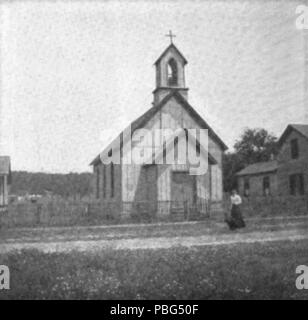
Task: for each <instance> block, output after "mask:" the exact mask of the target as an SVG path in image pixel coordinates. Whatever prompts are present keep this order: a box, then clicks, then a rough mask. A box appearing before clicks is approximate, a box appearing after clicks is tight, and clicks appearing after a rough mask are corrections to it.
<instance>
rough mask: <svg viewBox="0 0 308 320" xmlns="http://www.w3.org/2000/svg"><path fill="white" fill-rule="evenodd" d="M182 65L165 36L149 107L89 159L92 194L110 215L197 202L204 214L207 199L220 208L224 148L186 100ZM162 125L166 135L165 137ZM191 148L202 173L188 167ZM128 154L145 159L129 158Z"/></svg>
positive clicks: (156, 210) (181, 58) (160, 210)
mask: <svg viewBox="0 0 308 320" xmlns="http://www.w3.org/2000/svg"><path fill="white" fill-rule="evenodd" d="M186 64H187V60H186V59H185V57H184V56H183V54H182V53H181V52H180V51H179V50H178V49H177V47H176V46H175V45H174V44H173V43H172V41H171V44H170V45H169V46H168V47H167V48H166V49H165V50H164V52H163V53H162V54H161V55H160V57H159V58H158V59H157V60H156V62H155V70H156V88H155V90H154V91H153V95H154V99H153V105H152V107H151V108H149V109H148V111H147V112H145V113H144V114H143V115H141V116H140V117H139V118H137V119H136V120H135V121H133V122H132V123H131V125H130V126H129V127H128V128H126V129H125V130H124V131H123V132H121V134H120V135H119V136H117V137H115V139H114V140H113V141H111V142H110V144H109V145H108V146H107V147H106V148H105V149H104V150H103V151H102V152H101V153H100V154H99V155H98V156H97V157H96V158H95V159H94V160H93V161H92V162H91V165H92V166H93V173H94V193H95V195H94V196H95V198H96V199H97V200H98V201H99V202H100V203H102V204H106V205H108V207H109V209H110V210H111V211H112V212H113V213H114V214H116V213H121V214H122V215H129V214H131V213H133V212H134V211H135V210H136V208H140V206H143V210H148V211H149V212H151V213H152V214H157V215H158V216H167V215H169V214H172V213H173V212H176V211H177V210H180V208H181V207H183V206H185V205H186V206H188V207H189V206H191V207H194V208H195V209H196V205H198V206H197V209H198V210H199V211H200V212H201V213H206V211H207V210H208V208H209V207H208V205H209V204H212V208H214V207H215V208H216V209H219V208H220V205H221V202H222V198H223V183H222V179H223V177H222V155H223V152H224V151H225V150H226V149H227V147H226V145H225V143H224V142H223V141H222V140H221V139H220V138H219V137H218V135H217V134H216V133H215V132H214V130H213V129H212V128H211V127H210V126H209V125H208V123H207V122H206V121H205V120H204V119H203V118H202V117H201V116H200V115H199V114H198V113H197V112H196V110H195V109H194V108H193V107H192V106H191V105H190V104H189V101H188V88H187V87H186V83H185V66H186ZM168 130H169V131H170V135H169V136H167V137H166V136H165V132H166V131H168ZM162 132H163V133H162ZM194 132H196V134H195V135H194ZM204 132H206V133H208V140H207V143H203V142H204V141H205V140H202V139H201V135H202V134H203V133H204ZM157 133H158V134H157ZM146 136H147V137H146ZM149 137H150V139H149V140H147V138H149ZM194 138H195V139H194ZM153 141H154V142H155V143H153ZM179 146H185V147H186V149H185V150H187V151H185V152H184V153H181V152H182V151H181V150H182V149H180V151H179V150H178V148H179ZM179 152H180V153H181V157H182V160H183V157H184V161H182V162H180V163H179V161H178V159H179V158H180V153H179ZM193 152H195V153H196V155H197V156H198V157H199V159H200V162H201V161H203V162H204V163H205V162H206V163H207V165H208V167H207V170H206V172H201V173H200V172H199V173H197V174H196V171H195V172H194V170H193V169H194V167H195V164H192V163H191V161H190V158H189V156H190V154H191V153H193ZM132 154H135V155H136V154H138V155H140V157H141V158H142V157H143V159H146V160H147V161H144V162H142V163H136V161H134V162H133V163H129V157H131V155H132ZM169 154H172V155H173V156H174V158H175V161H174V162H173V163H168V161H166V158H168V155H169ZM108 158H109V159H112V160H111V161H110V163H108V161H106V160H107V159H108ZM115 159H116V160H117V161H116V160H115ZM106 162H107V163H106Z"/></svg>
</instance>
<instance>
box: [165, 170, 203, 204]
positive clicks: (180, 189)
mask: <svg viewBox="0 0 308 320" xmlns="http://www.w3.org/2000/svg"><path fill="white" fill-rule="evenodd" d="M196 189H197V188H196V176H193V175H190V174H189V172H188V171H187V172H186V171H174V172H172V185H171V201H172V203H173V204H175V205H180V204H184V203H189V204H193V203H194V202H195V201H196Z"/></svg>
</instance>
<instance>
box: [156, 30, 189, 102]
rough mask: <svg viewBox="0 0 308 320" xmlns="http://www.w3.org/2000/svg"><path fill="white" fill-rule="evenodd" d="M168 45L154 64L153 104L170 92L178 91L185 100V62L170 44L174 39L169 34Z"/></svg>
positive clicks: (186, 89)
mask: <svg viewBox="0 0 308 320" xmlns="http://www.w3.org/2000/svg"><path fill="white" fill-rule="evenodd" d="M168 36H169V37H170V39H171V43H170V45H169V46H168V47H167V48H166V50H165V51H164V52H163V53H162V54H161V55H160V57H159V58H158V59H157V60H156V62H155V67H156V88H155V90H154V91H153V94H154V104H157V103H159V102H160V101H161V100H162V99H163V98H164V97H165V96H166V95H167V94H169V93H170V91H171V90H177V91H179V92H180V93H181V94H182V95H183V97H184V98H186V99H187V91H188V88H186V87H185V65H186V64H187V60H186V59H185V57H184V56H183V55H182V53H181V52H180V51H179V50H178V49H177V47H176V46H175V45H174V44H173V42H172V37H175V36H174V35H172V33H171V32H170V33H169V35H168Z"/></svg>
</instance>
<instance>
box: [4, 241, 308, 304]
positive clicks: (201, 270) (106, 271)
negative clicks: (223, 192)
mask: <svg viewBox="0 0 308 320" xmlns="http://www.w3.org/2000/svg"><path fill="white" fill-rule="evenodd" d="M0 264H4V265H7V266H9V268H10V272H11V290H8V291H4V290H1V291H0V299H308V291H307V290H306V291H305V290H304V291H302V290H297V289H296V287H295V279H296V276H297V275H296V274H295V268H296V267H297V266H298V265H300V264H305V265H307V264H308V240H301V241H293V242H292V241H280V242H271V243H263V244H237V245H221V246H206V247H192V248H182V247H179V248H173V249H160V250H134V251H129V250H125V251H111V250H105V251H101V252H99V253H95V254H94V253H93V254H89V253H87V254H86V253H79V252H71V253H53V254H44V253H40V252H38V251H23V252H21V253H17V252H13V253H10V254H4V255H0Z"/></svg>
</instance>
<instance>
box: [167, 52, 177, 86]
mask: <svg viewBox="0 0 308 320" xmlns="http://www.w3.org/2000/svg"><path fill="white" fill-rule="evenodd" d="M167 71H168V85H169V86H172V85H177V83H178V67H177V64H176V61H175V60H174V59H173V58H171V59H170V60H169V62H168V65H167Z"/></svg>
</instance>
